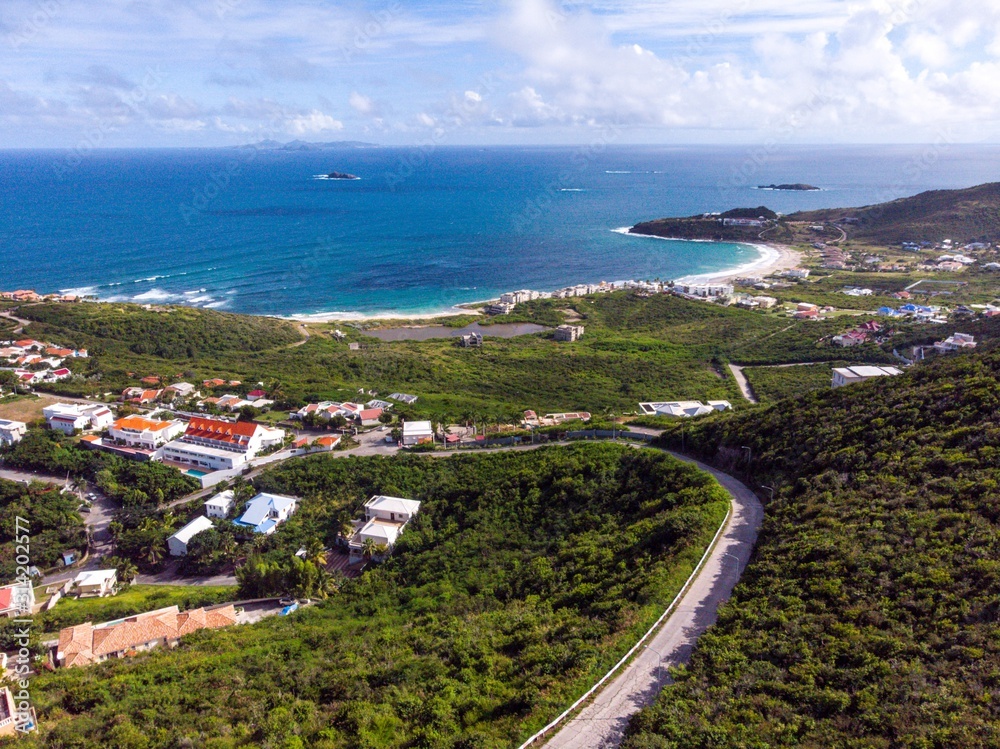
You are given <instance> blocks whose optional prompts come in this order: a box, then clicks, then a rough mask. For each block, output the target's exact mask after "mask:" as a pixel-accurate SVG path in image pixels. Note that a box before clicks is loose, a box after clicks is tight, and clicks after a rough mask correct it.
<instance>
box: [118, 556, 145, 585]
mask: <svg viewBox="0 0 1000 749" xmlns="http://www.w3.org/2000/svg"><path fill="white" fill-rule="evenodd" d="M115 570H116V571H117V573H118V579H119V580H124V581H125V582H126V583H129V584H130V585H131V583H132V581H133V580H135V576H136V575H138V574H139V568H138V567H136V566H135V562H133V561H132V560H131V559H119V560H118V562H117V563H116V564H115Z"/></svg>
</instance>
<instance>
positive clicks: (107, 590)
mask: <svg viewBox="0 0 1000 749" xmlns="http://www.w3.org/2000/svg"><path fill="white" fill-rule="evenodd" d="M117 585H118V573H117V572H116V571H115V570H90V571H89V572H81V573H80V574H79V575H77V576H76V579H75V580H74V581H73V586H74V587H75V588H76V594H77V595H78V596H79V597H80V598H104V597H105V596H113V595H114V594H115V587H116V586H117Z"/></svg>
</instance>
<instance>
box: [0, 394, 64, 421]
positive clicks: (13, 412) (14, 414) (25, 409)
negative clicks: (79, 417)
mask: <svg viewBox="0 0 1000 749" xmlns="http://www.w3.org/2000/svg"><path fill="white" fill-rule="evenodd" d="M53 403H58V399H57V398H55V397H53V396H51V395H39V396H38V397H35V396H33V395H30V396H21V395H18V396H13V397H10V398H2V399H0V419H10V420H11V421H23V422H25V423H31V422H32V421H35V420H37V419H41V418H43V417H42V409H44V408H46V407H47V406H51V405H52V404H53Z"/></svg>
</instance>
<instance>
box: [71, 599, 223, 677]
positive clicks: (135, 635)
mask: <svg viewBox="0 0 1000 749" xmlns="http://www.w3.org/2000/svg"><path fill="white" fill-rule="evenodd" d="M238 623H239V622H238V620H237V616H236V609H235V608H234V607H233V606H232V605H231V604H230V605H228V606H223V607H221V608H217V609H194V610H192V611H184V612H181V611H180V610H179V609H178V608H177V606H170V607H169V608H165V609H159V610H158V611H150V612H148V613H145V614H139V615H138V616H131V617H129V618H127V619H123V620H120V621H118V622H113V623H109V624H97V625H94V624H91V623H90V622H87V623H86V624H78V625H76V626H75V627H66V628H65V629H63V630H62V631H61V632H59V645H58V648H57V650H56V665H57V666H62V667H64V668H72V667H74V666H88V665H90V664H92V663H101V662H102V661H106V660H108V659H109V658H126V657H128V656H131V655H136V654H138V653H141V652H144V651H147V650H152V649H154V648H158V647H164V646H165V647H174V646H176V645H177V644H178V643H179V642H180V638H181V637H183V636H184V635H187V634H191V633H192V632H197V631H198V630H201V629H221V628H223V627H230V626H232V625H234V624H238Z"/></svg>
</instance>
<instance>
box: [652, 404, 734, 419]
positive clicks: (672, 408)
mask: <svg viewBox="0 0 1000 749" xmlns="http://www.w3.org/2000/svg"><path fill="white" fill-rule="evenodd" d="M639 410H640V411H641V412H642V414H643V415H644V416H677V417H680V418H684V419H690V418H693V417H695V416H707V415H708V414H712V413H715V412H716V411H732V410H733V404H732V403H730V402H729V401H709V402H708V403H707V404H705V403H702V402H700V401H673V402H670V403H640V404H639Z"/></svg>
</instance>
